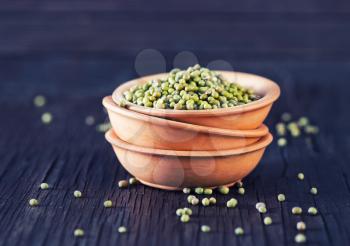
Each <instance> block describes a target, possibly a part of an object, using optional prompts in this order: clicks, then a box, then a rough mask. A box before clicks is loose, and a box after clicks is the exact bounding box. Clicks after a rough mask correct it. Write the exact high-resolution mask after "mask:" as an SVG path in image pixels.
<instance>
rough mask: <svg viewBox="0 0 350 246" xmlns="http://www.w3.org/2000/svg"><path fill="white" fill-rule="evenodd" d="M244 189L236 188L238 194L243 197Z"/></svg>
mask: <svg viewBox="0 0 350 246" xmlns="http://www.w3.org/2000/svg"><path fill="white" fill-rule="evenodd" d="M244 193H245V189H244V188H243V187H241V188H238V194H241V195H244Z"/></svg>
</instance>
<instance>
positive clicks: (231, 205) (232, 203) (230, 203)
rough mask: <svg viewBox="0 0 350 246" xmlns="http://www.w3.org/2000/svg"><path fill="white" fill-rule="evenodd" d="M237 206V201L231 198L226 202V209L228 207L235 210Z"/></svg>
mask: <svg viewBox="0 0 350 246" xmlns="http://www.w3.org/2000/svg"><path fill="white" fill-rule="evenodd" d="M237 204H238V201H237V199H235V198H231V199H230V200H228V201H227V202H226V207H228V208H234V207H236V206H237Z"/></svg>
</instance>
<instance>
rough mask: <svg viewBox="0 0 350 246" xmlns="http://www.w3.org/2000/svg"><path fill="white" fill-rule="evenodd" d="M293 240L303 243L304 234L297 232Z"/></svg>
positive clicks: (304, 239) (304, 240)
mask: <svg viewBox="0 0 350 246" xmlns="http://www.w3.org/2000/svg"><path fill="white" fill-rule="evenodd" d="M294 241H295V242H296V243H305V242H306V236H305V235H304V234H302V233H298V234H297V235H295V237H294Z"/></svg>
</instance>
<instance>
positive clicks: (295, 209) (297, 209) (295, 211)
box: [292, 207, 303, 214]
mask: <svg viewBox="0 0 350 246" xmlns="http://www.w3.org/2000/svg"><path fill="white" fill-rule="evenodd" d="M302 213H303V209H302V208H301V207H293V208H292V214H302Z"/></svg>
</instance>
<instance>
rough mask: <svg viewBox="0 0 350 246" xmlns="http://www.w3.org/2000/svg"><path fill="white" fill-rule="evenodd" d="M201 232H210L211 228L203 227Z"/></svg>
mask: <svg viewBox="0 0 350 246" xmlns="http://www.w3.org/2000/svg"><path fill="white" fill-rule="evenodd" d="M201 231H202V232H210V226H208V225H202V226H201Z"/></svg>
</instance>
